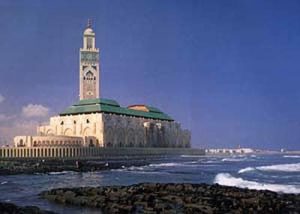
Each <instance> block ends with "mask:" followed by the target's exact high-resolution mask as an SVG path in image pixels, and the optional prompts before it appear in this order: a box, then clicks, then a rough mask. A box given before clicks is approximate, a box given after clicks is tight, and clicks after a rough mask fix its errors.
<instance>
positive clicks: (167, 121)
mask: <svg viewBox="0 0 300 214" xmlns="http://www.w3.org/2000/svg"><path fill="white" fill-rule="evenodd" d="M79 77H80V93H79V94H80V100H79V101H78V102H77V103H75V104H73V105H72V106H70V107H69V108H67V109H66V110H65V111H63V112H62V113H60V114H59V115H58V116H55V117H51V118H50V122H49V125H43V126H39V127H38V128H37V136H17V137H15V138H14V144H15V146H16V147H52V146H56V147H57V146H91V147H190V139H191V136H190V132H189V131H188V130H183V129H182V128H181V127H180V124H179V123H177V122H175V121H174V120H173V119H172V118H171V117H170V116H168V115H167V114H165V113H163V112H162V111H160V110H159V109H157V108H155V107H151V106H147V105H131V106H129V107H121V106H120V105H119V104H118V103H117V102H116V101H114V100H111V99H103V98H99V97H100V90H99V88H100V87H99V84H100V77H101V74H100V65H99V49H98V48H96V43H95V33H94V31H93V29H92V28H91V24H90V23H89V24H88V26H87V27H86V29H85V30H84V34H83V47H82V48H81V49H80V68H79Z"/></svg>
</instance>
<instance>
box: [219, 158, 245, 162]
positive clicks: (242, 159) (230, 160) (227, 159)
mask: <svg viewBox="0 0 300 214" xmlns="http://www.w3.org/2000/svg"><path fill="white" fill-rule="evenodd" d="M246 160H249V159H248V158H223V159H222V160H221V161H223V162H225V161H226V162H239V161H246Z"/></svg>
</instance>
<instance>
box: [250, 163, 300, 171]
mask: <svg viewBox="0 0 300 214" xmlns="http://www.w3.org/2000/svg"><path fill="white" fill-rule="evenodd" d="M256 169H258V170H261V171H282V172H300V163H292V164H278V165H270V166H259V167H256Z"/></svg>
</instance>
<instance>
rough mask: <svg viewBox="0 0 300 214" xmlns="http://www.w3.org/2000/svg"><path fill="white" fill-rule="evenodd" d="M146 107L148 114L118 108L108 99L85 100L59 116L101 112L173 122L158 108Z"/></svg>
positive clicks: (118, 106) (117, 105)
mask: <svg viewBox="0 0 300 214" xmlns="http://www.w3.org/2000/svg"><path fill="white" fill-rule="evenodd" d="M146 107H147V108H148V109H149V112H145V111H139V110H134V109H128V108H124V107H120V105H119V104H118V103H117V102H116V101H114V100H110V99H103V98H100V99H86V100H80V101H79V102H77V103H75V104H74V105H72V106H70V107H69V108H67V109H66V110H65V111H64V112H62V113H60V114H59V115H60V116H64V115H76V114H88V113H96V112H103V113H111V114H118V115H127V116H134V117H144V118H151V119H159V120H168V121H173V119H172V118H171V117H170V116H168V115H167V114H165V113H163V112H162V111H160V110H159V109H158V108H155V107H151V106H146Z"/></svg>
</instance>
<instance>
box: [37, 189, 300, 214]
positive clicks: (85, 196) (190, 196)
mask: <svg viewBox="0 0 300 214" xmlns="http://www.w3.org/2000/svg"><path fill="white" fill-rule="evenodd" d="M41 196H42V197H44V198H46V199H48V200H51V201H55V202H57V203H62V204H73V205H78V206H87V207H99V208H100V209H101V210H102V211H103V212H104V213H191V214H192V213H207V214H210V213H271V212H272V213H300V195H293V194H277V193H273V192H270V191H255V190H248V189H239V188H236V187H226V186H220V185H207V184H155V183H145V184H136V185H131V186H120V187H117V186H112V187H87V188H72V189H67V188H66V189H57V190H50V191H47V192H43V193H41Z"/></svg>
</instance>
